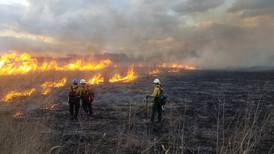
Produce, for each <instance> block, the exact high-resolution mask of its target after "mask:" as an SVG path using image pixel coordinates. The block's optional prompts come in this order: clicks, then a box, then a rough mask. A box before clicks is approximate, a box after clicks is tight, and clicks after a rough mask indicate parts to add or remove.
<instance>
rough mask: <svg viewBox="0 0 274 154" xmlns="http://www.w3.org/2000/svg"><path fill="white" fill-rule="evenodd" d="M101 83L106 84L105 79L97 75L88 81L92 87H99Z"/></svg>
mask: <svg viewBox="0 0 274 154" xmlns="http://www.w3.org/2000/svg"><path fill="white" fill-rule="evenodd" d="M100 83H104V77H103V76H102V74H97V75H95V76H94V77H93V78H91V79H90V80H88V84H91V85H98V84H100Z"/></svg>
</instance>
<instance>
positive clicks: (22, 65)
mask: <svg viewBox="0 0 274 154" xmlns="http://www.w3.org/2000/svg"><path fill="white" fill-rule="evenodd" d="M40 63H41V62H40V61H38V59H37V58H34V57H32V56H31V55H30V54H28V53H22V54H17V53H16V52H10V53H7V54H4V55H3V56H1V57H0V75H14V74H27V73H30V72H49V71H95V70H102V69H104V68H106V67H108V66H110V65H111V64H112V61H111V60H110V59H104V60H101V61H98V62H96V61H85V60H82V59H74V60H73V61H72V62H69V63H65V64H59V63H58V61H57V60H54V59H51V60H48V61H44V62H42V63H41V64H40Z"/></svg>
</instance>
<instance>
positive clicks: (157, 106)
mask: <svg viewBox="0 0 274 154" xmlns="http://www.w3.org/2000/svg"><path fill="white" fill-rule="evenodd" d="M153 85H154V89H153V93H152V94H151V95H148V96H146V98H148V97H153V98H154V103H153V106H152V115H151V122H154V116H155V114H156V112H157V114H158V122H161V120H162V105H161V102H160V97H161V94H162V92H163V90H162V87H161V83H160V80H159V79H155V80H154V81H153Z"/></svg>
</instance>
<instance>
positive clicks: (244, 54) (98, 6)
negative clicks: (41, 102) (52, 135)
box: [0, 0, 274, 68]
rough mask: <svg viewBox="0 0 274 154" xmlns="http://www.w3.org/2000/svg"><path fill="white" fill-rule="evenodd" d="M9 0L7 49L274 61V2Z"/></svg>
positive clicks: (1, 6)
mask: <svg viewBox="0 0 274 154" xmlns="http://www.w3.org/2000/svg"><path fill="white" fill-rule="evenodd" d="M13 1H14V2H13ZM22 1H23V0H22ZM4 2H5V1H3V2H1V1H0V50H1V51H5V50H10V49H15V50H20V51H27V52H33V53H37V54H42V55H44V54H47V55H48V54H49V55H50V54H60V55H65V54H103V53H110V54H115V53H117V54H126V55H127V56H129V57H134V58H135V59H136V58H137V59H138V58H140V59H145V60H148V61H149V60H151V59H152V60H155V59H156V60H157V59H160V60H165V61H172V62H180V63H190V64H193V65H196V66H198V67H200V68H227V67H250V66H273V65H274V51H273V49H274V43H273V42H274V1H273V0H237V1H230V0H157V1H152V0H104V1H102V0H77V1H76V0H25V1H24V3H22V2H21V1H16V0H12V1H11V2H10V3H4Z"/></svg>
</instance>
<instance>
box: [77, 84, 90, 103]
mask: <svg viewBox="0 0 274 154" xmlns="http://www.w3.org/2000/svg"><path fill="white" fill-rule="evenodd" d="M78 89H79V90H78V91H79V95H80V97H81V99H83V100H85V101H93V99H94V92H93V90H92V88H91V87H90V86H89V85H85V86H80V87H79V88H78Z"/></svg>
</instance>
